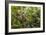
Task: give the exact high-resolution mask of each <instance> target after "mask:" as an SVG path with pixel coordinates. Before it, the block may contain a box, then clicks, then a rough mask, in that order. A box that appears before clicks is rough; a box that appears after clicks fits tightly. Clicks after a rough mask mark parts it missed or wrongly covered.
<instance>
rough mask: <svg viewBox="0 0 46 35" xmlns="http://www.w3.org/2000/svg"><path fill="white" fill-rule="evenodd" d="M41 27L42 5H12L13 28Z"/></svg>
mask: <svg viewBox="0 0 46 35" xmlns="http://www.w3.org/2000/svg"><path fill="white" fill-rule="evenodd" d="M38 27H40V7H28V6H11V28H38Z"/></svg>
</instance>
